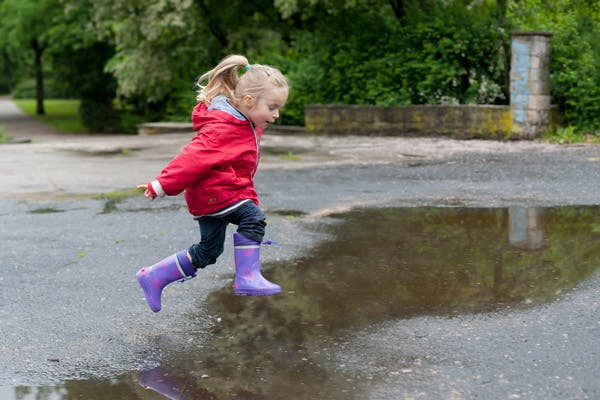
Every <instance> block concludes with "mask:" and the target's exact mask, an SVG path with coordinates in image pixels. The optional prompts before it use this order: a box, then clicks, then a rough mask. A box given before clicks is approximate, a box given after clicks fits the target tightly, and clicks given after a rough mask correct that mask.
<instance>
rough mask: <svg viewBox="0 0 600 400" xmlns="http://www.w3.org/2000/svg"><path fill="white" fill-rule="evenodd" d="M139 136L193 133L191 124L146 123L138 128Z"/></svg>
mask: <svg viewBox="0 0 600 400" xmlns="http://www.w3.org/2000/svg"><path fill="white" fill-rule="evenodd" d="M137 130H138V135H157V134H162V133H187V132H190V133H193V132H194V128H193V126H192V123H191V122H146V123H144V124H139V125H138V126H137Z"/></svg>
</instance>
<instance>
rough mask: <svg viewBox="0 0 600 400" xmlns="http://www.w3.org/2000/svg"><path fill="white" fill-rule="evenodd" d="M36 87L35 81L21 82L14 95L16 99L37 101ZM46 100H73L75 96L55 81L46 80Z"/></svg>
mask: <svg viewBox="0 0 600 400" xmlns="http://www.w3.org/2000/svg"><path fill="white" fill-rule="evenodd" d="M35 91H36V87H35V80H34V79H27V80H25V81H22V82H19V83H18V84H17V86H16V87H15V90H14V91H13V93H12V96H13V98H15V99H35V98H36V94H35V93H36V92H35ZM44 98H45V99H72V98H75V97H74V96H72V95H71V93H69V91H68V90H67V89H66V88H65V87H63V86H62V85H59V84H58V83H57V82H56V81H54V80H53V79H46V80H44Z"/></svg>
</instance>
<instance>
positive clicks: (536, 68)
mask: <svg viewBox="0 0 600 400" xmlns="http://www.w3.org/2000/svg"><path fill="white" fill-rule="evenodd" d="M551 39H552V33H549V32H536V31H525V32H513V34H512V56H511V69H510V107H511V114H512V127H511V131H512V133H513V135H514V136H516V137H518V138H520V139H533V138H535V137H536V136H537V135H538V134H539V133H540V132H543V131H545V130H547V129H548V128H549V127H550V123H551V114H550V41H551Z"/></svg>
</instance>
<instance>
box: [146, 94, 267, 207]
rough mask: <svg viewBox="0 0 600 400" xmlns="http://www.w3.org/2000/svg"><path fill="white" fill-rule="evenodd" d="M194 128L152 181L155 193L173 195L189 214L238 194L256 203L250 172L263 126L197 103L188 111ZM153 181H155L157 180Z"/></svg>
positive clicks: (254, 165)
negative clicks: (188, 139) (181, 196)
mask: <svg viewBox="0 0 600 400" xmlns="http://www.w3.org/2000/svg"><path fill="white" fill-rule="evenodd" d="M192 123H193V125H194V130H196V131H197V132H198V133H197V134H196V136H195V137H194V138H193V139H192V141H191V142H190V143H189V144H187V145H186V146H185V147H184V148H183V149H182V151H181V153H179V155H177V156H176V157H175V158H174V159H173V160H171V161H170V162H169V164H167V166H166V167H165V169H163V171H162V172H161V173H160V175H159V176H157V177H156V181H153V182H152V183H151V185H152V189H153V190H154V192H155V193H156V194H158V195H159V196H160V195H165V194H167V195H170V196H174V195H178V194H179V193H181V192H182V191H184V190H185V200H186V202H187V205H188V209H189V211H190V213H191V214H192V215H207V214H212V213H214V212H216V211H219V210H221V209H223V208H225V207H227V206H229V205H231V204H233V203H236V202H238V201H240V200H244V199H250V200H252V201H254V202H255V203H256V204H257V205H258V196H257V194H256V191H255V190H254V181H253V178H254V174H255V173H256V168H257V167H258V162H259V159H260V153H259V144H260V137H261V135H262V131H261V129H259V128H255V127H254V126H253V125H251V124H250V122H249V121H248V120H245V119H244V120H240V119H238V118H236V117H235V116H233V115H232V114H230V113H228V112H226V111H222V110H216V109H215V110H210V111H209V110H208V109H207V107H206V105H205V104H204V103H203V102H201V103H199V104H198V105H197V106H196V107H195V108H194V111H193V112H192ZM157 181H158V183H159V184H158V185H157V184H156V182H157Z"/></svg>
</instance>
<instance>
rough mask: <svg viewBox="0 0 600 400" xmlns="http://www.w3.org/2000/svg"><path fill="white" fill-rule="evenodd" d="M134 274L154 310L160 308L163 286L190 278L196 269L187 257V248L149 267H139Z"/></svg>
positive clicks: (156, 310) (194, 274)
mask: <svg viewBox="0 0 600 400" xmlns="http://www.w3.org/2000/svg"><path fill="white" fill-rule="evenodd" d="M135 276H136V277H137V281H138V283H139V284H140V286H141V288H142V289H143V290H144V295H145V296H146V301H147V302H148V305H149V306H150V308H151V309H152V311H154V312H159V311H160V309H161V303H160V295H161V293H162V291H163V289H164V287H165V286H167V285H168V284H169V283H171V282H175V281H181V282H183V281H184V280H187V279H191V278H193V277H194V276H196V270H195V269H194V267H193V266H192V263H191V262H190V260H189V259H188V257H187V250H181V251H180V252H178V253H175V254H172V255H170V256H169V257H167V258H165V259H164V260H162V261H159V262H157V263H156V264H154V265H152V266H151V267H144V268H142V269H140V270H139V271H138V272H137V273H136V274H135Z"/></svg>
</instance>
